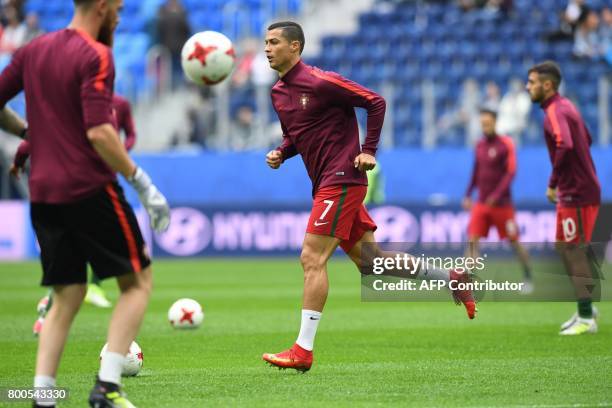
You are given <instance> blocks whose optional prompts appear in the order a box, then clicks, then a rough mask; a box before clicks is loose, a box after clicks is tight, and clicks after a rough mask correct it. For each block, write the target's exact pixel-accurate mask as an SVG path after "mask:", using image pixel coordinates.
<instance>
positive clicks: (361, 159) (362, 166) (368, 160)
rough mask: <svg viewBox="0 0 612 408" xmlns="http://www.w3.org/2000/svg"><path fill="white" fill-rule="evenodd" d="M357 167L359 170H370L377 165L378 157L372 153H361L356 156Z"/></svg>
mask: <svg viewBox="0 0 612 408" xmlns="http://www.w3.org/2000/svg"><path fill="white" fill-rule="evenodd" d="M354 164H355V168H356V169H359V171H368V170H372V169H373V168H374V167H376V158H375V157H374V156H372V155H371V154H367V153H360V154H359V156H357V157H355V162H354Z"/></svg>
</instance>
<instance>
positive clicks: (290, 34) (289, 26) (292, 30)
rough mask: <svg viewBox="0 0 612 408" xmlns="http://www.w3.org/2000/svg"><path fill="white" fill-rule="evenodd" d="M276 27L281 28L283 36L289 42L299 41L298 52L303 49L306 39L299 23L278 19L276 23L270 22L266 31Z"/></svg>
mask: <svg viewBox="0 0 612 408" xmlns="http://www.w3.org/2000/svg"><path fill="white" fill-rule="evenodd" d="M277 28H281V29H282V30H283V37H285V38H286V39H287V41H289V42H290V43H291V42H293V41H299V42H300V54H301V53H302V52H303V51H304V44H306V39H305V38H304V30H302V26H301V25H299V24H298V23H296V22H293V21H279V22H278V23H274V24H270V26H269V27H268V31H270V30H276V29H277Z"/></svg>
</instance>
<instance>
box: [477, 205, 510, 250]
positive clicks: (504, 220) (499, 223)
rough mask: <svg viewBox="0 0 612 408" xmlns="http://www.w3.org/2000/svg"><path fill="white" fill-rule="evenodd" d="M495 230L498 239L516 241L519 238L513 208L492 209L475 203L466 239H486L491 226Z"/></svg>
mask: <svg viewBox="0 0 612 408" xmlns="http://www.w3.org/2000/svg"><path fill="white" fill-rule="evenodd" d="M493 225H494V226H495V228H497V233H498V235H499V238H500V239H508V240H510V241H516V240H518V238H519V233H518V227H517V225H516V221H515V219H514V207H512V206H511V205H508V206H504V207H493V206H490V205H486V204H483V203H476V204H474V207H473V208H472V213H471V215H470V223H469V226H468V237H470V238H474V237H479V238H480V237H482V238H486V237H487V236H488V235H489V229H490V228H491V226H493Z"/></svg>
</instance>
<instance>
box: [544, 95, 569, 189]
mask: <svg viewBox="0 0 612 408" xmlns="http://www.w3.org/2000/svg"><path fill="white" fill-rule="evenodd" d="M546 113H547V116H548V119H549V120H550V125H551V128H552V132H553V134H552V136H553V140H554V143H555V151H554V155H553V156H552V166H553V169H552V173H551V175H550V179H549V181H548V190H547V192H546V195H547V197H548V199H549V200H551V201H553V200H552V198H554V201H556V190H557V184H558V181H559V173H560V170H561V168H562V167H563V165H564V163H565V160H566V158H567V153H568V152H570V151H571V150H572V149H573V148H574V142H573V140H572V134H571V132H570V127H569V122H568V117H567V115H566V113H565V112H563V111H562V110H561V109H559V106H558V104H553V105H551V106H550V107H549V108H548V109H547V111H546Z"/></svg>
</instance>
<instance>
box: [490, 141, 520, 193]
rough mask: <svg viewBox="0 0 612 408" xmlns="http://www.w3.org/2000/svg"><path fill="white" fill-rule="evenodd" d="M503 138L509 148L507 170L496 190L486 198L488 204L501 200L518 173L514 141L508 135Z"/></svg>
mask: <svg viewBox="0 0 612 408" xmlns="http://www.w3.org/2000/svg"><path fill="white" fill-rule="evenodd" d="M502 140H503V142H504V144H505V145H506V147H507V148H508V154H507V157H506V172H505V174H504V176H503V177H502V178H501V180H500V181H499V183H498V184H497V187H496V188H495V190H493V192H492V193H491V194H490V195H489V196H488V197H487V198H486V201H487V204H489V205H494V204H495V203H496V202H497V201H499V198H500V197H501V195H502V194H503V193H504V191H506V190H507V189H508V188H510V183H512V180H513V179H514V176H515V175H516V151H515V149H514V143H513V142H512V140H511V139H510V138H508V137H504V138H503V139H502Z"/></svg>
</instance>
